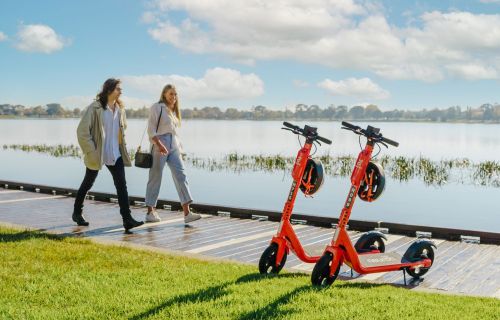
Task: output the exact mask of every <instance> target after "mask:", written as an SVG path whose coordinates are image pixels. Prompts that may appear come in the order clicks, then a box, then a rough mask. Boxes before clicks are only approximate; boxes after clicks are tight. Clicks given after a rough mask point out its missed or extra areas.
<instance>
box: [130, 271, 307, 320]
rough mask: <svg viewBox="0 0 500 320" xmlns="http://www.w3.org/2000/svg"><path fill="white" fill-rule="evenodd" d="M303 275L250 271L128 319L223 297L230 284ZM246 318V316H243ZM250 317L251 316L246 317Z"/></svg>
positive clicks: (137, 318)
mask: <svg viewBox="0 0 500 320" xmlns="http://www.w3.org/2000/svg"><path fill="white" fill-rule="evenodd" d="M302 276H304V275H303V274H294V273H285V274H282V275H271V276H263V275H261V274H259V273H251V274H247V275H244V276H242V277H240V278H238V279H237V280H236V281H234V282H233V281H228V282H225V283H223V284H221V285H217V286H212V287H208V288H206V289H202V290H198V291H196V292H193V293H187V294H184V295H180V296H176V297H174V298H172V299H169V300H167V301H165V302H164V303H162V304H160V305H158V306H156V307H154V308H152V309H150V310H147V311H145V312H143V313H141V314H138V315H136V316H133V317H131V318H129V319H130V320H139V319H145V318H148V317H150V316H152V315H155V314H157V313H159V312H161V310H163V309H166V308H168V307H170V306H173V305H179V304H187V303H200V302H208V301H213V300H216V299H219V298H221V297H223V296H224V295H227V294H228V292H227V288H228V287H229V286H230V285H232V284H243V283H250V282H254V281H260V280H265V279H269V278H275V277H280V278H297V277H302ZM245 319H246V318H245ZM248 319H251V318H248Z"/></svg>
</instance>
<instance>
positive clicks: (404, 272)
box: [403, 269, 407, 286]
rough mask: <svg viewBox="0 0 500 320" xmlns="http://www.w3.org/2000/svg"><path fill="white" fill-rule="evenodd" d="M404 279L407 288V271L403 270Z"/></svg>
mask: <svg viewBox="0 0 500 320" xmlns="http://www.w3.org/2000/svg"><path fill="white" fill-rule="evenodd" d="M403 279H404V282H405V286H406V285H407V284H406V269H403Z"/></svg>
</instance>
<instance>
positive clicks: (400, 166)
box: [3, 144, 500, 187]
mask: <svg viewBox="0 0 500 320" xmlns="http://www.w3.org/2000/svg"><path fill="white" fill-rule="evenodd" d="M3 149H4V150H7V149H10V150H17V151H24V152H39V153H45V154H49V155H51V156H54V157H73V158H80V157H81V156H82V153H81V151H80V148H79V147H78V146H75V145H55V146H51V145H45V144H42V145H19V144H17V145H4V146H3ZM129 153H130V155H131V157H132V160H133V159H134V154H135V149H130V150H129ZM317 158H318V159H320V160H321V162H322V163H323V166H324V168H325V172H326V174H327V175H329V176H340V177H350V175H351V172H352V168H353V166H354V162H355V160H356V158H355V157H352V156H348V155H347V156H346V155H341V156H331V155H329V154H326V155H321V156H318V157H317ZM184 160H185V161H186V162H187V163H189V164H190V165H191V166H193V167H195V168H199V169H205V170H209V171H223V170H228V171H231V172H237V173H238V172H245V171H264V172H276V171H285V172H287V171H290V170H291V169H292V168H293V164H294V162H295V157H286V156H282V155H247V154H239V153H229V154H226V155H223V156H220V157H197V156H195V155H194V154H188V155H186V156H185V157H184ZM375 161H378V162H379V163H380V164H381V165H382V166H383V167H384V169H385V174H386V176H390V177H391V178H393V179H395V180H398V181H409V180H412V179H419V180H421V181H423V182H424V183H425V184H426V185H433V186H441V185H445V184H447V183H450V182H456V183H462V184H474V185H482V186H492V187H500V163H499V162H496V161H483V162H479V163H474V162H472V161H470V160H469V159H466V158H461V159H460V158H457V159H446V160H440V161H434V160H430V159H428V158H424V157H422V156H420V157H403V156H398V157H390V156H387V155H386V156H381V157H379V158H377V159H376V160H375Z"/></svg>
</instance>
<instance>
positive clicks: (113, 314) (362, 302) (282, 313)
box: [0, 227, 500, 320]
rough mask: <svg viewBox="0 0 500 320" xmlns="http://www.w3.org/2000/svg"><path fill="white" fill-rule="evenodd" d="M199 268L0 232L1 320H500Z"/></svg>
mask: <svg viewBox="0 0 500 320" xmlns="http://www.w3.org/2000/svg"><path fill="white" fill-rule="evenodd" d="M256 269H257V268H256V267H251V266H244V265H238V264H231V263H214V262H207V261H198V260H193V259H188V258H184V257H177V256H168V255H164V254H159V253H152V252H146V251H141V250H134V249H128V248H122V247H115V246H105V245H99V244H94V243H92V242H90V241H88V240H79V239H68V238H64V239H61V238H56V237H54V236H49V235H45V234H41V233H36V232H28V231H19V230H13V229H7V228H2V227H0V319H64V318H65V319H84V318H88V319H98V318H99V319H115V318H120V319H192V320H194V319H199V318H211V319H406V318H411V319H461V320H462V319H499V314H500V313H499V312H500V300H498V299H493V298H475V297H463V296H451V295H441V294H428V293H418V292H413V291H409V290H407V289H404V288H395V287H392V286H389V285H378V284H362V283H350V282H342V281H338V282H336V283H335V284H334V285H333V286H332V287H331V288H328V289H323V290H321V289H316V288H313V287H311V285H310V281H309V276H308V275H301V274H290V273H284V274H282V275H280V276H279V277H267V278H266V277H261V276H260V275H258V274H257V272H256Z"/></svg>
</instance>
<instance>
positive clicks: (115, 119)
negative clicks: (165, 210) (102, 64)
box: [72, 78, 143, 231]
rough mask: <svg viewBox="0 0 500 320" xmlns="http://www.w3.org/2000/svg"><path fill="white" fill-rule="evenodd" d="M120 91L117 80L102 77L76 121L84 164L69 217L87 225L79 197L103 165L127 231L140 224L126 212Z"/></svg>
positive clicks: (125, 155)
mask: <svg viewBox="0 0 500 320" xmlns="http://www.w3.org/2000/svg"><path fill="white" fill-rule="evenodd" d="M121 93H122V88H121V83H120V80H118V79H113V78H110V79H108V80H106V81H105V82H104V84H103V86H102V90H101V92H100V93H99V94H98V95H97V97H96V100H95V101H94V102H92V104H90V105H89V106H88V107H87V109H85V111H84V112H83V116H82V118H81V120H80V123H79V124H78V129H77V136H78V143H79V144H80V147H81V148H82V151H83V154H84V163H85V166H86V171H85V177H84V178H83V182H82V184H81V185H80V188H79V189H78V192H77V194H76V198H75V204H74V209H73V216H72V218H73V221H74V222H76V223H77V224H78V225H79V226H88V225H89V223H88V221H87V220H85V218H84V217H83V214H82V211H83V200H84V199H85V195H86V194H87V192H88V191H89V190H90V188H92V185H93V184H94V181H95V179H96V178H97V174H98V173H99V170H101V168H102V166H103V164H104V165H106V167H107V168H108V170H109V172H111V175H112V176H113V182H114V184H115V187H116V192H117V193H118V204H119V205H120V214H121V216H122V219H123V227H124V228H125V230H126V231H128V230H129V229H132V228H135V227H138V226H140V225H142V224H143V222H142V221H136V220H135V219H134V218H133V217H132V215H131V214H130V203H129V198H128V191H127V181H126V180H125V167H130V166H131V161H130V157H129V155H128V152H127V144H126V143H125V129H126V127H127V121H126V117H125V109H124V106H123V103H122V101H121V100H120V95H121Z"/></svg>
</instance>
